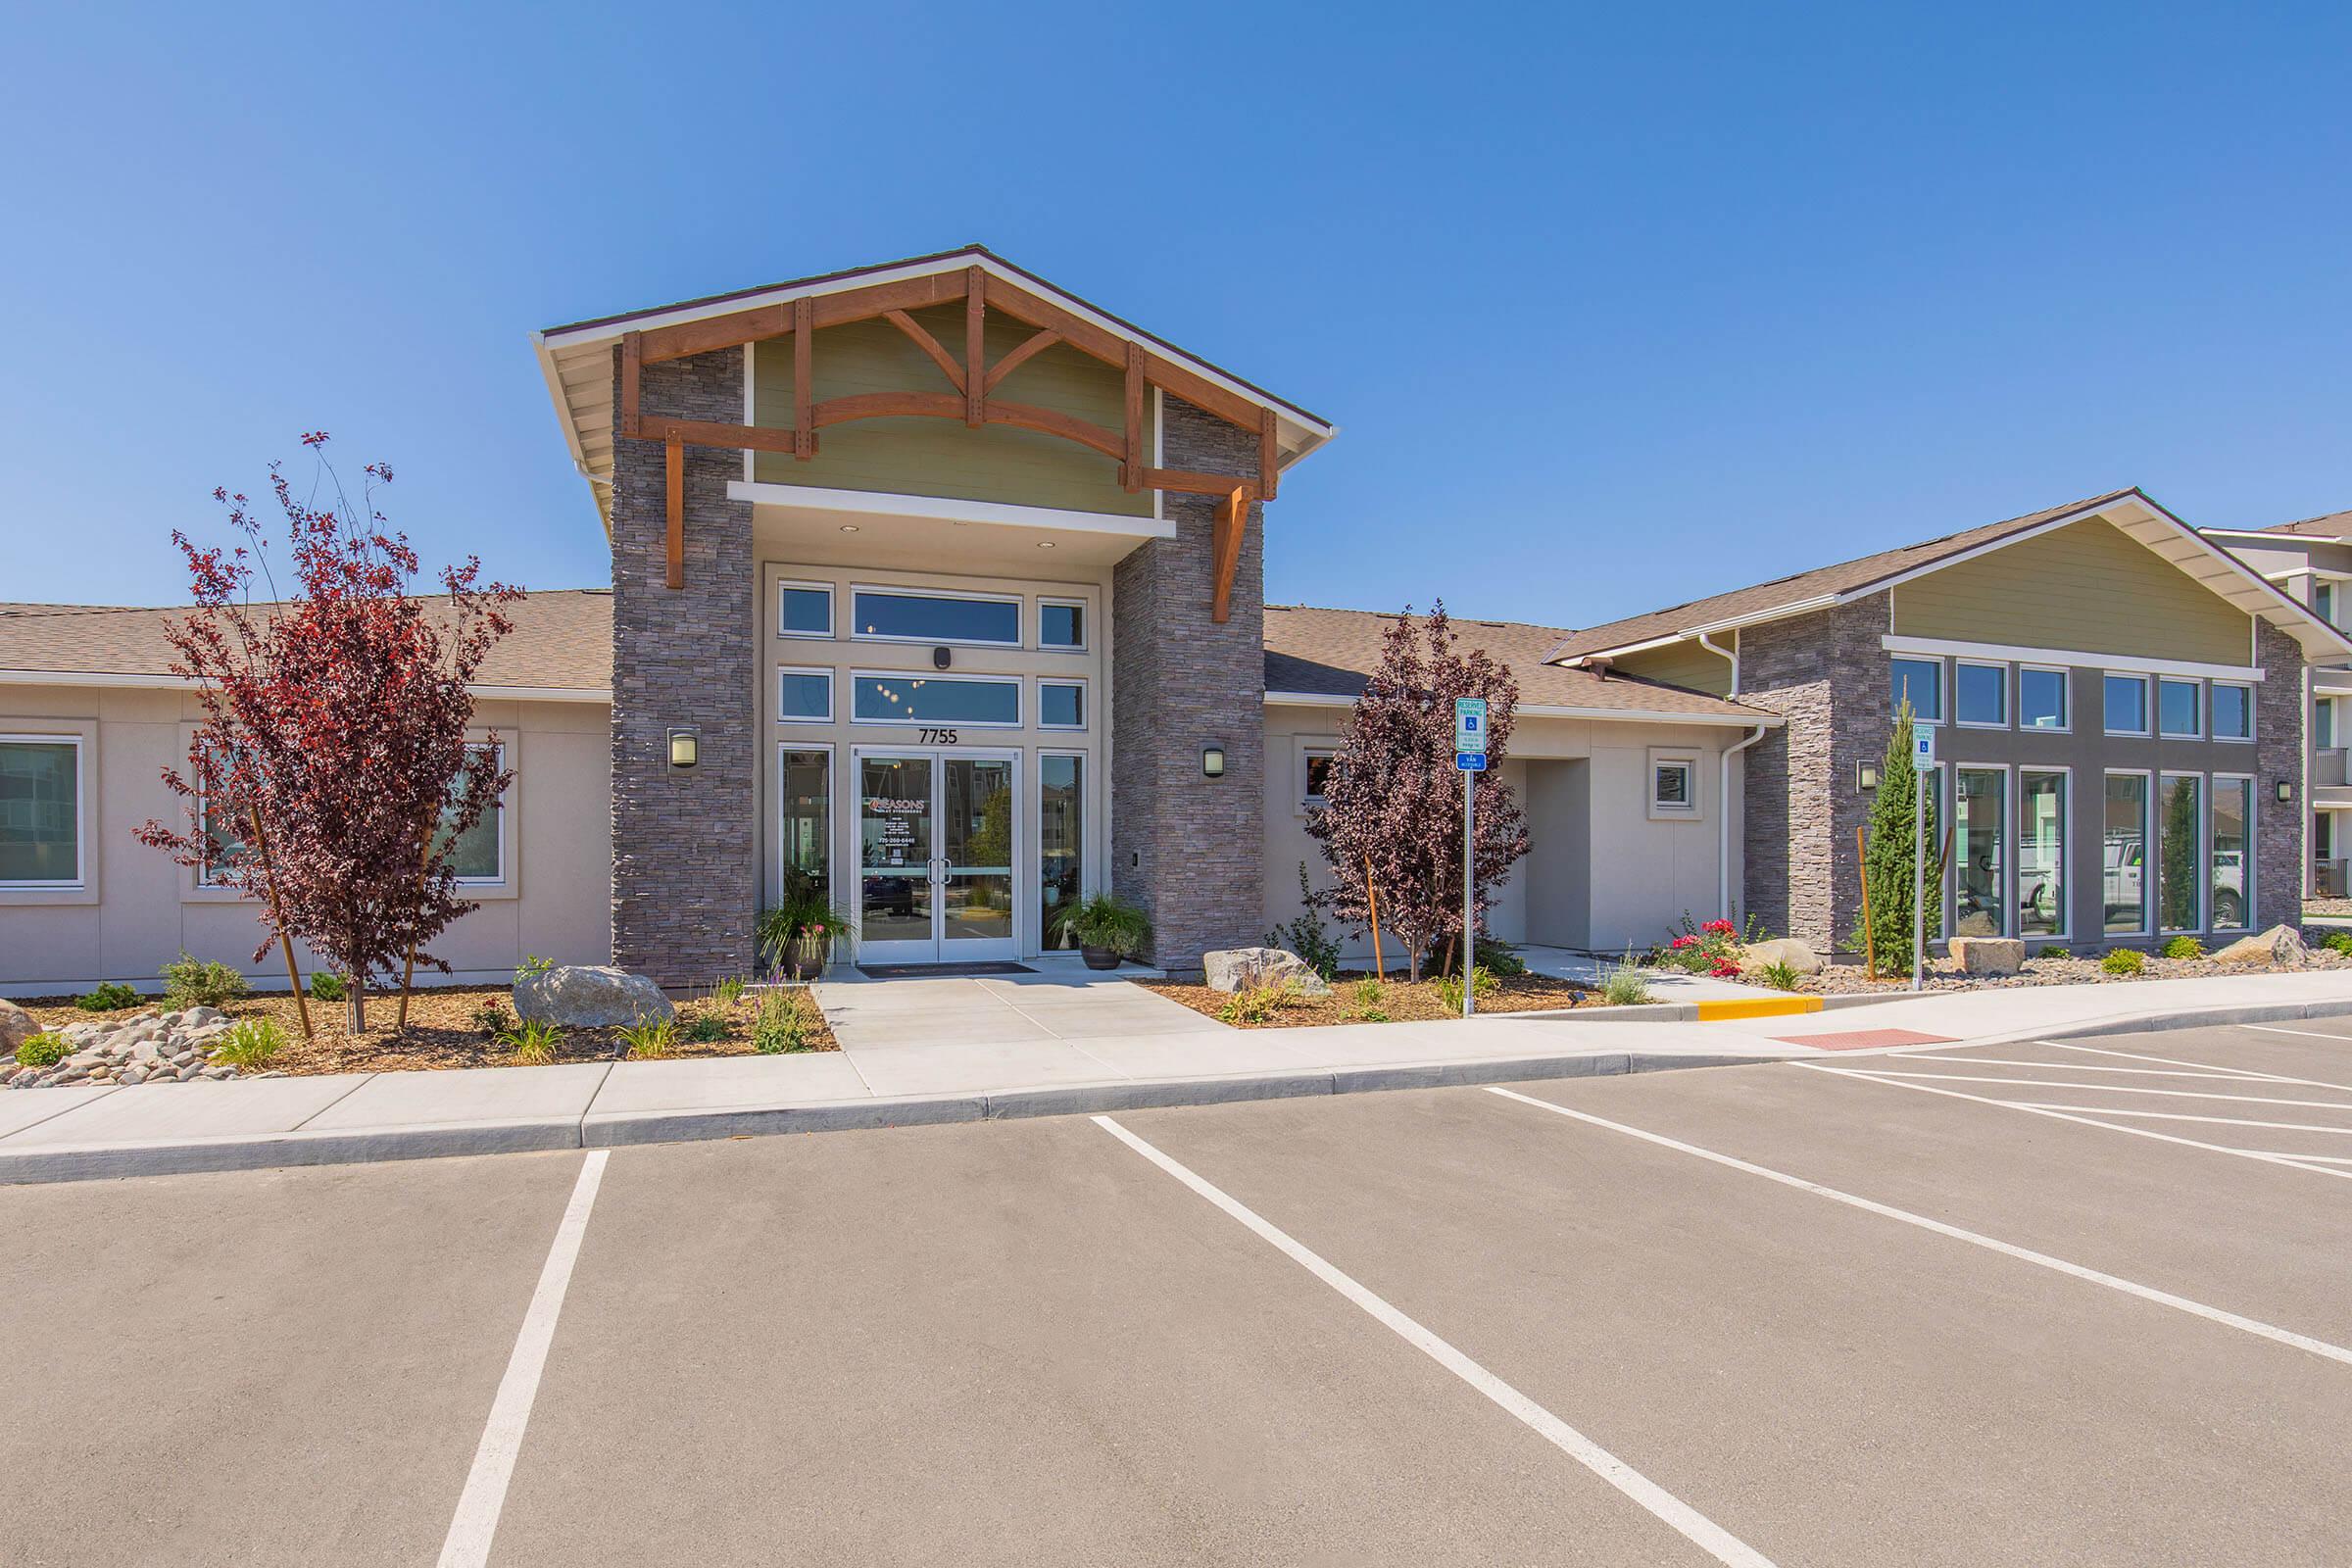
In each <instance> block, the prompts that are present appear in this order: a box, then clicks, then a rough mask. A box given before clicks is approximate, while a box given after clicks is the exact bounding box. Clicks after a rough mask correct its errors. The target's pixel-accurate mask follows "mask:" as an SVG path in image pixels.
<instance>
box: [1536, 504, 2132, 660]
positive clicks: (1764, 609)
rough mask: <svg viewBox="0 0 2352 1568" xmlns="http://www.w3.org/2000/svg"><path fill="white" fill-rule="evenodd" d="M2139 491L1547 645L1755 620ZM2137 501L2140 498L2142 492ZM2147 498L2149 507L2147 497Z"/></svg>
mask: <svg viewBox="0 0 2352 1568" xmlns="http://www.w3.org/2000/svg"><path fill="white" fill-rule="evenodd" d="M2138 494H2139V491H2138V489H2137V488H2136V487H2134V488H2131V489H2127V490H2110V491H2109V492H2107V494H2105V495H2103V496H2090V497H2087V498H2086V499H2084V500H2082V501H2070V502H2068V503H2067V504H2066V505H2065V506H2062V507H2045V508H2043V509H2042V510H2041V511H2039V512H2029V513H2027V514H2026V515H2024V516H2022V517H2011V518H2009V519H2008V520H2007V521H2005V522H1988V523H1986V524H1985V525H1984V526H1983V527H1981V528H1965V529H1962V530H1961V531H1960V532H1958V533H1951V534H1945V535H1944V536H1943V537H1942V538H1940V539H1930V540H1928V541H1926V542H1925V543H1923V544H1916V545H1904V546H1902V547H1901V548H1900V549H1896V550H1882V551H1880V552H1879V553H1878V554H1877V555H1875V556H1862V557H1860V558H1858V559H1856V560H1853V561H1840V562H1838V563H1837V564H1834V565H1828V566H1817V567H1815V568H1814V569H1813V570H1811V571H1800V572H1798V573H1796V574H1795V575H1794V576H1789V577H1776V578H1774V579H1773V580H1772V581H1770V582H1760V583H1757V584H1755V585H1754V586H1753V587H1749V588H1735V589H1733V590H1732V591H1731V592H1730V593H1724V594H1716V595H1714V596H1713V597H1711V598H1707V599H1693V600H1691V602H1690V603H1689V604H1683V605H1675V606H1672V607H1670V608H1668V609H1665V610H1653V611H1651V612H1649V613H1647V614H1643V615H1629V616H1628V617H1626V618H1625V619H1623V620H1612V621H1610V622H1609V623H1608V624H1607V625H1605V626H1591V627H1588V628H1586V629H1585V630H1583V631H1578V632H1570V633H1567V634H1565V635H1563V636H1562V637H1561V639H1560V641H1559V642H1558V643H1557V644H1555V645H1554V646H1553V647H1552V648H1551V649H1550V650H1549V654H1548V657H1550V658H1553V659H1569V658H1573V657H1575V656H1576V655H1579V654H1597V653H1601V652H1603V651H1605V650H1608V649H1612V648H1625V647H1630V646H1631V645H1633V644H1635V643H1645V642H1648V641H1650V640H1651V639H1652V638H1657V637H1673V636H1677V635H1680V634H1682V633H1685V632H1690V631H1694V630H1697V629H1698V628H1700V627H1702V626H1721V625H1726V624H1736V623H1738V622H1740V621H1744V620H1753V619H1757V618H1759V617H1761V616H1763V615H1766V614H1769V613H1772V612H1773V611H1776V610H1782V609H1786V608H1787V607H1789V606H1790V605H1796V604H1802V603H1804V602H1805V601H1807V600H1811V599H1819V598H1822V597H1824V596H1826V595H1830V594H1843V593H1851V592H1852V591H1853V590H1855V589H1857V588H1864V587H1868V586H1869V585H1870V584H1872V583H1875V582H1879V581H1882V580H1884V579H1885V578H1887V577H1893V576H1899V575H1900V574H1901V573H1903V572H1906V571H1909V570H1911V569H1912V568H1913V567H1915V566H1925V565H1929V564H1933V563H1935V562H1937V561H1941V560H1942V559H1944V558H1945V557H1946V556H1956V555H1958V554H1960V553H1961V552H1962V551H1964V550H1971V549H1974V548H1975V547H1976V546H1978V545H1983V544H1990V543H1992V542H1993V541H1994V540H1996V539H2001V538H2005V537H2007V536H2008V535H2010V534H2013V533H2024V532H2025V531H2026V530H2028V529H2030V528H2034V527H2038V526H2039V525H2040V524H2042V523H2045V522H2048V521H2050V520H2051V519H2052V518H2054V517H2063V516H2065V515H2067V514H2068V513H2071V512H2082V511H2086V510H2088V509H2090V508H2093V507H2102V506H2105V505H2107V504H2108V503H2109V502H2112V501H2121V500H2122V499H2123V498H2124V497H2126V496H2130V495H2138ZM2141 499H2143V500H2145V499H2146V498H2145V497H2144V496H2143V497H2142V498H2141ZM2148 504H2149V505H2150V506H2154V505H2155V503H2154V502H2152V501H2151V502H2149V503H2148Z"/></svg>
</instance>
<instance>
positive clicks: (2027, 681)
mask: <svg viewBox="0 0 2352 1568" xmlns="http://www.w3.org/2000/svg"><path fill="white" fill-rule="evenodd" d="M2017 723H2018V727H2019V728H2020V729H2052V730H2062V729H2064V728H2066V671H2065V670H2063V669H2021V670H2019V671H2018V672H2017Z"/></svg>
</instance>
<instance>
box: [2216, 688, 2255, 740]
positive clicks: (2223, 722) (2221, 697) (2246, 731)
mask: <svg viewBox="0 0 2352 1568" xmlns="http://www.w3.org/2000/svg"><path fill="white" fill-rule="evenodd" d="M2213 738H2214V739H2215V740H2217V741H2250V740H2252V739H2253V738H2254V688H2253V687H2251V686H2238V685H2234V684H2232V683H2230V682H2228V681H2218V680H2217V681H2215V682H2214V683H2213Z"/></svg>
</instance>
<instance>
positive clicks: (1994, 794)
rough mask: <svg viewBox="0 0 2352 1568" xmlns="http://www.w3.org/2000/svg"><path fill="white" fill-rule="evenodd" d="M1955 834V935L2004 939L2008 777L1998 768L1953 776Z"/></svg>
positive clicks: (1961, 771)
mask: <svg viewBox="0 0 2352 1568" xmlns="http://www.w3.org/2000/svg"><path fill="white" fill-rule="evenodd" d="M1954 778H1955V783H1956V787H1957V789H1958V791H1959V798H1958V799H1957V800H1956V801H1955V802H1954V803H1953V814H1952V821H1953V830H1954V832H1955V833H1956V834H1957V838H1956V840H1955V843H1956V845H1957V849H1958V854H1959V864H1958V866H1957V867H1956V874H1955V875H1954V877H1953V879H1952V935H1954V936H1959V937H1997V936H1999V935H2000V934H2001V900H2002V891H2001V884H2002V880H2003V878H2002V872H2003V870H2004V869H2005V868H2004V866H2003V864H2002V858H2001V842H2002V839H2003V838H2004V837H2005V835H2004V834H2003V832H2002V826H2003V824H2002V821H2001V818H2002V816H2003V814H2004V810H2003V808H2004V807H2005V805H2006V801H2005V800H2004V797H2005V796H2006V795H2007V794H2008V785H2009V775H2008V774H2007V773H2005V772H2003V771H2002V770H2000V769H1999V768H1992V767H1963V768H1961V769H1959V770H1958V771H1957V773H1956V774H1955V775H1954Z"/></svg>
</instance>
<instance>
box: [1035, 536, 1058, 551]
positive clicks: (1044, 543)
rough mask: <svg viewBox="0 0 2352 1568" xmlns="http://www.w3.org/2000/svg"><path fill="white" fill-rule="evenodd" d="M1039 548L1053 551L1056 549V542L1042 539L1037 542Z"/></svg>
mask: <svg viewBox="0 0 2352 1568" xmlns="http://www.w3.org/2000/svg"><path fill="white" fill-rule="evenodd" d="M1037 548H1038V549H1040V550H1051V549H1053V548H1054V541H1053V540H1051V539H1040V540H1039V541H1038V542H1037Z"/></svg>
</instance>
